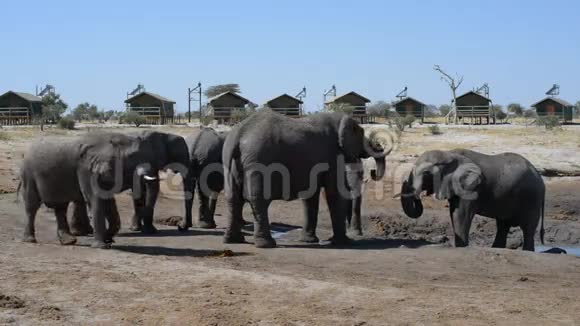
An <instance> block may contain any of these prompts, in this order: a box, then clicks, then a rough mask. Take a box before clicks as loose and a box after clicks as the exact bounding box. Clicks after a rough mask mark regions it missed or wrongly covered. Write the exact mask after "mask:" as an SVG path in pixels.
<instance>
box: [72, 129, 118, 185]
mask: <svg viewBox="0 0 580 326" xmlns="http://www.w3.org/2000/svg"><path fill="white" fill-rule="evenodd" d="M122 145H123V144H122V140H119V139H116V138H112V139H110V140H109V141H108V142H99V143H95V142H92V143H89V144H82V145H81V146H80V150H79V151H80V159H81V161H83V162H84V165H85V168H86V169H88V170H89V171H90V172H91V173H92V174H96V175H99V176H106V177H111V176H112V174H113V162H114V161H115V158H116V157H117V158H119V155H120V153H119V147H120V146H122Z"/></svg>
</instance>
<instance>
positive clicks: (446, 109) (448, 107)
mask: <svg viewBox="0 0 580 326" xmlns="http://www.w3.org/2000/svg"><path fill="white" fill-rule="evenodd" d="M449 111H451V105H449V104H443V105H440V106H439V114H440V115H441V116H442V117H444V116H446V115H447V114H448V113H449Z"/></svg>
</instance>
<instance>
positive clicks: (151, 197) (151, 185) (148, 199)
mask: <svg viewBox="0 0 580 326" xmlns="http://www.w3.org/2000/svg"><path fill="white" fill-rule="evenodd" d="M145 187H146V189H147V191H146V193H145V206H144V207H143V210H142V211H143V216H142V218H143V227H142V228H141V232H143V233H145V234H153V233H157V228H155V226H154V225H153V215H154V212H155V203H156V202H157V195H158V194H159V181H158V180H155V181H148V182H146V183H145Z"/></svg>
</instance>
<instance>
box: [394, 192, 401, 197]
mask: <svg viewBox="0 0 580 326" xmlns="http://www.w3.org/2000/svg"><path fill="white" fill-rule="evenodd" d="M400 197H401V193H400V192H399V193H396V194H394V195H393V198H400Z"/></svg>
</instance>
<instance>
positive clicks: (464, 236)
mask: <svg viewBox="0 0 580 326" xmlns="http://www.w3.org/2000/svg"><path fill="white" fill-rule="evenodd" d="M449 211H450V213H451V224H452V225H453V232H454V234H455V247H467V246H468V245H469V229H470V228H471V222H472V221H473V217H474V216H475V202H474V201H471V200H465V199H459V198H453V199H452V200H450V201H449Z"/></svg>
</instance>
